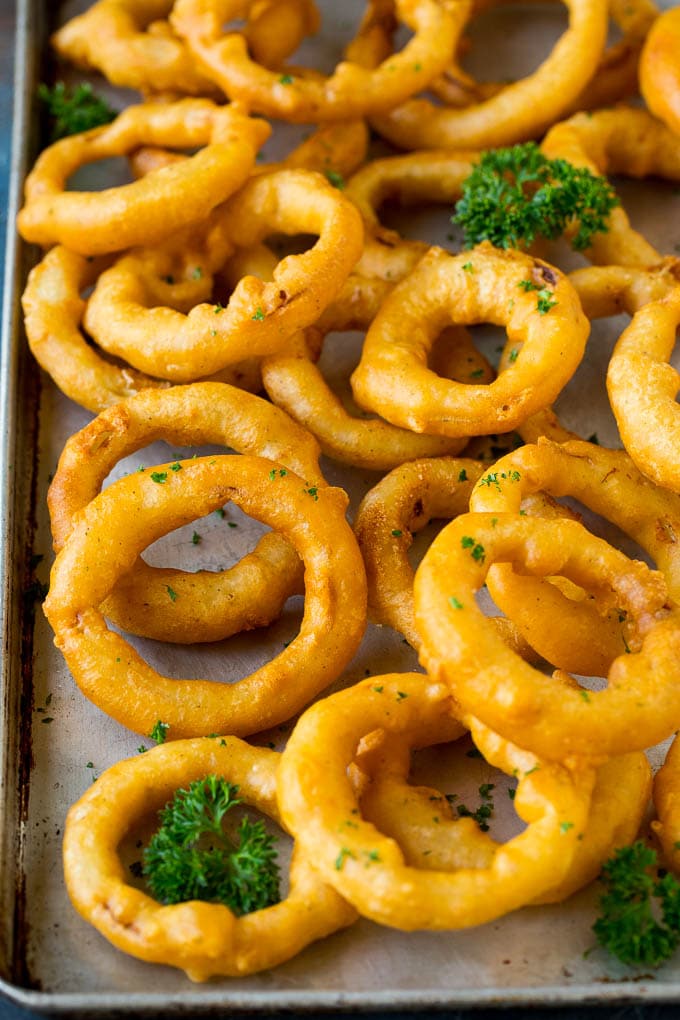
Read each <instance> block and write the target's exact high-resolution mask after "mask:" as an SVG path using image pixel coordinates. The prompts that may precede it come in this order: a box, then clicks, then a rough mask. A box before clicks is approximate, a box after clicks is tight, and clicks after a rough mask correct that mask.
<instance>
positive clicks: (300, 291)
mask: <svg viewBox="0 0 680 1020" xmlns="http://www.w3.org/2000/svg"><path fill="white" fill-rule="evenodd" d="M145 179H146V178H145ZM272 233H283V234H288V235H290V234H293V235H295V234H301V233H309V234H316V235H318V240H317V242H316V243H315V244H314V246H313V247H312V248H311V249H310V250H309V251H307V252H304V253H303V254H301V255H288V256H286V258H284V259H282V260H281V261H280V262H279V264H278V266H277V267H276V268H275V269H274V273H273V277H274V278H273V280H272V281H271V282H269V283H264V282H263V281H262V280H259V279H256V278H255V277H254V276H246V277H245V278H244V279H242V280H241V281H240V282H239V283H238V285H237V286H236V289H235V290H234V292H233V294H232V295H231V297H230V298H229V301H228V303H227V305H226V307H222V306H221V305H215V304H214V303H212V304H207V303H205V302H202V303H200V304H197V305H195V306H194V307H193V308H191V310H190V311H189V312H188V314H187V315H184V314H182V313H181V312H179V311H175V310H174V309H173V308H168V307H155V296H154V295H155V288H156V281H157V280H158V278H159V276H160V275H161V273H162V270H161V269H160V268H159V265H158V263H159V260H161V259H162V257H163V253H162V251H155V250H153V249H151V248H145V249H141V250H139V251H136V252H132V253H130V254H128V255H124V256H123V257H122V258H120V259H119V260H118V261H117V262H116V263H115V265H113V266H112V267H111V269H109V270H108V271H107V272H105V273H102V275H101V276H100V277H99V280H98V282H97V286H96V287H95V290H94V293H93V294H92V297H91V298H90V300H89V302H88V306H87V310H86V314H85V325H86V327H87V329H88V331H89V332H90V333H91V334H92V336H93V337H94V338H95V339H96V340H97V342H98V343H99V344H100V346H101V347H103V348H104V350H107V351H108V352H109V353H110V354H115V355H117V356H118V357H122V358H125V360H126V361H128V362H129V363H130V364H131V365H134V366H135V367H136V368H138V369H139V370H140V371H143V372H149V374H152V375H160V376H162V377H163V378H169V379H172V380H173V382H191V381H193V380H194V379H198V378H200V377H201V376H206V375H210V374H212V373H213V372H217V371H218V370H220V369H222V368H224V367H225V366H227V365H232V364H234V363H236V362H239V361H241V360H242V359H243V358H247V357H252V356H253V355H265V354H272V353H274V352H275V351H278V350H281V349H282V348H283V347H284V346H285V344H286V341H287V340H288V338H289V337H290V336H291V334H293V333H294V332H295V331H296V330H298V329H303V328H304V327H306V326H309V325H311V324H312V323H313V322H315V321H316V320H317V319H318V318H319V316H320V315H321V313H322V312H323V310H324V309H325V308H326V306H327V305H328V304H330V302H331V301H332V300H333V299H334V298H335V297H336V296H337V295H338V294H339V293H340V291H341V289H342V286H343V284H344V282H345V280H346V279H347V277H348V276H349V273H350V270H351V268H352V266H353V265H354V263H355V262H356V261H357V259H358V258H359V256H360V254H361V246H362V240H363V232H362V227H361V217H360V216H359V213H358V212H357V210H356V209H355V208H354V206H353V205H352V203H351V202H350V201H349V199H346V198H345V197H344V196H343V195H342V194H341V193H340V192H339V191H338V189H337V188H334V187H332V186H331V185H330V184H329V183H328V181H326V180H324V179H323V178H322V177H321V176H320V175H319V174H315V173H313V172H311V171H309V170H279V171H277V172H275V173H272V174H266V175H262V176H260V177H255V178H253V179H252V180H250V181H249V182H248V183H247V184H246V185H245V186H244V187H243V188H242V189H241V191H240V192H239V193H238V194H237V195H235V196H234V198H233V199H232V200H230V201H229V202H227V203H225V204H224V205H222V206H221V207H220V208H219V209H218V210H216V212H215V213H214V214H213V216H212V217H211V218H210V220H209V221H208V223H207V224H206V225H204V228H203V230H202V232H201V234H200V241H199V244H200V243H202V244H203V246H204V248H203V257H202V259H201V261H200V263H199V264H200V265H205V266H206V271H208V272H209V271H215V268H216V263H217V265H219V262H220V259H221V254H222V251H223V250H225V249H226V250H228V249H229V248H231V247H233V246H234V245H235V244H238V245H241V246H243V247H249V246H251V245H254V244H257V243H258V242H259V241H261V240H263V239H264V238H265V237H267V236H268V235H269V234H272ZM195 248H196V245H194V249H195Z"/></svg>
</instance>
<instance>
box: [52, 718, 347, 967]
mask: <svg viewBox="0 0 680 1020" xmlns="http://www.w3.org/2000/svg"><path fill="white" fill-rule="evenodd" d="M279 757H280V755H278V754H276V752H274V751H269V750H267V749H265V748H261V747H249V746H248V744H245V743H244V742H243V741H241V740H238V739H237V738H236V737H228V738H226V739H224V738H223V739H221V740H218V739H210V738H204V739H202V740H182V741H180V742H177V743H172V744H167V745H166V746H165V747H156V748H154V749H153V750H151V751H148V752H147V754H144V755H138V756H137V757H136V758H128V759H127V760H125V761H120V762H118V763H117V764H116V765H113V766H112V767H111V768H109V769H107V770H106V772H104V773H103V774H102V775H101V776H99V778H98V779H97V782H96V783H95V784H94V785H92V786H91V787H90V789H89V790H88V791H87V792H86V793H85V794H84V795H83V796H82V797H81V798H80V800H79V801H78V802H77V803H76V804H74V805H73V807H72V808H71V810H70V811H69V813H68V817H67V819H66V829H65V832H64V874H65V878H66V887H67V890H68V894H69V896H70V898H71V902H72V903H73V906H74V907H75V908H76V910H77V911H78V913H79V914H80V915H81V917H84V918H85V920H86V921H89V922H90V924H93V925H94V927H95V928H96V929H97V930H98V931H99V932H101V934H102V935H103V936H104V937H105V938H107V939H108V940H109V942H112V943H113V945H114V946H117V948H118V949H122V950H123V951H124V952H126V953H130V954H131V955H132V956H136V957H137V959H140V960H146V961H148V962H150V963H164V964H168V965H170V966H172V967H179V968H180V969H181V970H183V971H185V972H186V974H187V977H190V978H191V979H192V981H205V980H207V979H208V978H209V977H212V976H213V975H227V976H230V977H238V976H242V975H245V974H254V973H256V972H257V971H260V970H265V969H266V968H268V967H275V966H277V964H279V963H283V962H284V961H285V960H288V959H290V958H291V957H292V956H294V955H295V954H296V953H298V952H300V950H302V949H304V947H305V946H307V945H309V943H310V942H313V941H314V940H315V939H319V938H324V937H325V936H326V935H330V934H331V933H332V932H334V931H337V929H338V928H344V927H345V926H346V925H348V924H351V923H352V921H353V920H354V919H355V917H356V914H355V912H354V910H352V908H351V907H350V906H349V904H348V903H346V902H345V900H343V899H341V897H340V896H338V895H337V893H335V892H334V891H333V889H332V888H331V887H330V886H328V885H326V884H324V882H323V881H322V880H321V879H320V878H319V877H318V873H317V872H316V871H315V869H314V868H312V867H311V865H310V864H309V863H307V861H306V860H305V859H304V857H302V855H301V854H300V852H299V850H298V849H297V848H294V849H293V859H292V862H291V871H290V891H289V893H288V895H287V896H286V898H285V899H284V900H283V901H282V902H281V903H278V904H275V905H274V906H272V907H267V908H266V909H263V910H258V911H255V912H253V913H251V914H244V915H243V917H238V918H237V917H236V916H235V915H234V914H233V913H232V911H231V910H230V909H229V908H228V907H225V906H223V905H222V904H220V903H204V902H202V901H201V900H191V901H189V902H186V903H177V904H174V905H172V906H161V904H159V903H157V902H156V901H155V900H153V899H152V898H151V897H150V896H147V895H146V894H145V893H143V892H141V891H140V890H138V889H134V888H133V887H132V886H131V885H128V883H127V882H126V881H125V873H124V870H123V865H122V864H121V861H120V859H119V857H118V845H119V844H120V842H121V840H122V839H123V838H124V837H125V835H126V833H127V832H129V831H130V829H131V828H132V826H133V825H134V824H135V822H137V821H139V820H141V819H142V818H143V817H144V816H145V815H148V814H149V813H150V812H151V811H153V810H155V809H158V808H160V807H162V806H163V804H164V803H165V802H166V801H168V800H169V799H171V798H172V796H173V794H174V793H175V791H176V790H177V789H178V788H180V787H183V786H187V785H188V784H189V783H191V782H192V781H194V780H197V779H202V778H204V777H205V776H206V775H212V774H216V775H219V776H223V777H224V778H225V779H228V780H229V781H230V782H233V783H235V784H236V785H237V786H238V788H239V795H240V797H241V799H242V800H243V801H244V802H245V803H246V804H250V805H252V806H253V807H256V808H257V809H258V810H260V811H262V812H264V814H266V815H268V816H269V817H270V818H273V819H274V820H275V821H279V810H278V808H277V804H276V784H275V779H276V768H277V764H278V760H279Z"/></svg>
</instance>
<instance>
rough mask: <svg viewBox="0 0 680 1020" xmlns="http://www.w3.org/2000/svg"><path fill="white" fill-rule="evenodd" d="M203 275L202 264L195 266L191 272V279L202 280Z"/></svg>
mask: <svg viewBox="0 0 680 1020" xmlns="http://www.w3.org/2000/svg"><path fill="white" fill-rule="evenodd" d="M202 276H203V270H202V269H201V267H200V266H194V270H193V272H192V274H191V279H192V280H200V279H201V277H202Z"/></svg>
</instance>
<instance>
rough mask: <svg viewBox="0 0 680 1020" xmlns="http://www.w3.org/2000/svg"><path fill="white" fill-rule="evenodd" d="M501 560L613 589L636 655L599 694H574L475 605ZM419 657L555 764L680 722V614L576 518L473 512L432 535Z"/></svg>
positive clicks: (468, 707)
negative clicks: (513, 646)
mask: <svg viewBox="0 0 680 1020" xmlns="http://www.w3.org/2000/svg"><path fill="white" fill-rule="evenodd" d="M495 562H502V563H513V564H515V565H516V566H517V567H519V568H520V569H521V570H523V571H524V572H525V573H527V574H536V575H539V576H544V577H545V576H552V575H556V576H565V577H567V578H568V579H569V580H571V581H573V582H575V583H576V584H578V585H581V586H582V587H585V588H586V589H588V590H592V588H593V587H595V588H600V589H604V590H611V591H613V592H614V596H615V598H616V600H617V602H618V604H619V606H620V607H621V609H622V611H623V612H625V613H627V615H628V620H629V622H630V625H631V631H630V634H631V637H630V642H629V648H630V654H622V655H620V656H619V657H618V658H617V659H615V660H614V661H613V663H612V665H611V667H610V670H609V677H608V680H609V683H608V687H607V688H606V689H605V690H603V691H598V692H592V691H586V692H585V694H584V693H583V692H582V690H581V689H578V690H577V689H573V690H571V689H569V688H565V687H564V686H563V685H561V684H558V683H556V682H555V680H553V679H551V678H550V677H547V676H544V675H543V674H542V673H539V672H538V671H536V670H535V669H533V668H532V667H531V666H529V665H527V664H526V663H524V662H522V660H521V659H520V658H519V657H518V656H517V655H515V653H513V652H511V651H510V649H509V648H507V646H505V645H504V644H503V642H502V641H501V640H500V638H499V637H498V636H497V634H496V632H495V631H494V628H493V625H492V624H491V622H490V621H489V620H488V619H486V617H484V615H483V614H482V613H481V611H480V610H479V609H478V607H477V606H476V603H475V592H476V591H478V590H479V589H480V588H481V587H482V585H483V583H484V581H485V579H486V576H487V573H488V571H489V568H490V567H491V566H492V564H493V563H495ZM414 594H415V613H416V626H417V628H418V630H419V631H420V634H421V638H422V644H421V647H420V657H421V661H422V662H423V664H424V665H425V668H426V669H427V670H428V672H429V674H430V675H431V676H432V677H433V678H435V679H441V680H445V681H446V682H447V683H448V684H449V685H450V686H451V689H452V691H453V693H454V694H455V697H456V700H457V701H458V702H459V703H460V705H461V706H462V712H463V718H464V717H465V714H466V713H467V712H474V713H476V715H477V716H478V717H479V718H480V719H481V720H482V721H483V722H485V723H486V724H487V725H488V726H491V727H493V728H494V730H496V731H497V732H498V733H500V734H501V735H507V737H508V739H510V735H513V736H514V735H516V734H517V733H521V739H522V744H523V745H524V746H525V747H527V748H529V749H530V750H533V751H535V753H537V754H540V755H541V756H542V757H546V758H550V759H554V758H560V759H561V760H565V759H570V760H573V759H577V758H592V759H599V761H603V760H604V759H605V758H606V757H607V756H608V755H612V754H621V753H623V752H625V751H629V750H641V749H643V748H645V747H649V746H651V745H652V744H655V743H657V742H658V741H660V740H663V739H665V737H667V736H669V735H670V733H672V732H673V730H675V729H677V728H678V725H679V724H680V698H679V694H680V667H679V665H678V664H679V663H680V610H679V609H677V608H675V607H673V606H669V605H668V602H667V589H666V585H665V583H664V580H663V577H662V575H661V574H660V573H657V572H654V571H650V570H649V568H648V567H647V566H645V564H643V563H640V562H638V561H634V560H629V559H628V558H627V557H626V556H624V555H623V553H621V552H619V551H618V550H617V549H614V548H613V547H612V546H610V545H608V544H607V543H606V542H604V541H603V540H602V539H599V538H596V537H595V536H594V535H591V534H590V533H589V532H588V531H586V529H585V528H584V527H582V525H580V524H578V523H577V522H576V521H569V520H549V521H544V520H541V519H540V518H537V517H521V516H519V515H517V514H498V515H495V514H494V515H491V514H468V515H464V516H461V517H458V518H457V519H456V520H454V521H453V522H452V523H451V524H449V525H448V526H447V527H446V528H445V529H444V531H442V532H441V533H440V534H439V535H438V537H437V538H436V539H435V540H434V542H433V543H432V545H431V546H430V548H429V550H428V551H427V553H426V554H425V557H424V559H423V561H422V563H421V564H420V567H419V568H418V570H417V572H416V580H415V588H414Z"/></svg>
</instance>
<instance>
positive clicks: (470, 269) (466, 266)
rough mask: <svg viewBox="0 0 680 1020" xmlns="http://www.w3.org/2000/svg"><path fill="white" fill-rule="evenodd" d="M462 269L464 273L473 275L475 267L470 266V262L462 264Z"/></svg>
mask: <svg viewBox="0 0 680 1020" xmlns="http://www.w3.org/2000/svg"><path fill="white" fill-rule="evenodd" d="M463 269H464V270H465V272H466V273H474V271H475V267H474V266H473V265H472V263H471V262H464V263H463Z"/></svg>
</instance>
